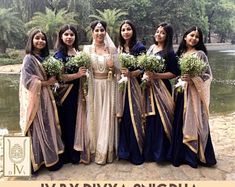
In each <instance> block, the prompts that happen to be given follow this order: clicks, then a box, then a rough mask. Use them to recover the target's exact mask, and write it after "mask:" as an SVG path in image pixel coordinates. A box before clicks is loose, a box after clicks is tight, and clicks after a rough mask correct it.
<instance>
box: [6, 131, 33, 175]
mask: <svg viewBox="0 0 235 187" xmlns="http://www.w3.org/2000/svg"><path fill="white" fill-rule="evenodd" d="M3 149H4V157H3V174H4V176H6V177H11V176H30V175H31V162H30V138H29V137H24V136H4V138H3Z"/></svg>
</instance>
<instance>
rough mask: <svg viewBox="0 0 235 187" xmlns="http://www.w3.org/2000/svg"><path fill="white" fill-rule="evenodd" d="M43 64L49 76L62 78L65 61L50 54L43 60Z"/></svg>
mask: <svg viewBox="0 0 235 187" xmlns="http://www.w3.org/2000/svg"><path fill="white" fill-rule="evenodd" d="M42 66H43V68H44V70H45V71H46V74H47V76H48V77H52V76H56V78H57V79H58V80H59V79H61V75H62V70H63V63H62V62H61V61H60V60H57V59H56V58H54V57H53V56H50V57H48V58H46V59H45V60H44V61H43V63H42Z"/></svg>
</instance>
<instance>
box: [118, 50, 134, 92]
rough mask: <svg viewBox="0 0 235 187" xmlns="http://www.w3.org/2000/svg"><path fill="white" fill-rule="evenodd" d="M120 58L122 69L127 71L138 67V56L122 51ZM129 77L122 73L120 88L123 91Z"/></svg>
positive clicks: (119, 82)
mask: <svg viewBox="0 0 235 187" xmlns="http://www.w3.org/2000/svg"><path fill="white" fill-rule="evenodd" d="M118 60H119V62H120V64H121V70H122V71H125V70H126V69H128V70H131V69H135V68H136V67H137V61H136V58H135V57H134V56H133V55H130V54H126V53H120V54H119V55H118ZM126 83H127V77H125V76H124V74H123V73H122V75H121V79H120V80H119V81H118V85H119V90H121V91H123V90H124V89H125V87H126Z"/></svg>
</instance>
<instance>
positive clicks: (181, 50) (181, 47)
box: [176, 26, 207, 56]
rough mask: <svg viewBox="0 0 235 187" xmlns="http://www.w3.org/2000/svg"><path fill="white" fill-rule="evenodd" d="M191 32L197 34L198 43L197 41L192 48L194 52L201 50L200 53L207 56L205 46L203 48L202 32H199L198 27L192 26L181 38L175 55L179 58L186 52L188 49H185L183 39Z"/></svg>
mask: <svg viewBox="0 0 235 187" xmlns="http://www.w3.org/2000/svg"><path fill="white" fill-rule="evenodd" d="M192 31H198V33H199V41H198V43H197V45H195V46H194V48H195V49H196V50H202V51H204V53H205V54H206V55H207V49H206V46H205V45H204V43H203V34H202V30H201V29H200V28H199V27H196V26H193V27H191V28H189V29H188V30H187V31H186V32H185V33H184V35H183V38H182V41H181V42H180V45H179V48H178V50H177V52H176V54H177V55H178V56H181V55H182V53H184V52H185V51H187V49H188V47H187V45H186V41H185V38H186V36H187V35H188V34H189V33H190V32H192Z"/></svg>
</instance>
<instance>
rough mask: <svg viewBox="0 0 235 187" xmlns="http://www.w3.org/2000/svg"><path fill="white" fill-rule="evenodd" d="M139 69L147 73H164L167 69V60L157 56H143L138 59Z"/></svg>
mask: <svg viewBox="0 0 235 187" xmlns="http://www.w3.org/2000/svg"><path fill="white" fill-rule="evenodd" d="M137 63H138V67H140V68H141V69H144V70H145V71H155V72H157V73H160V72H163V71H164V69H165V60H164V59H163V58H162V57H160V56H156V55H147V54H142V55H140V56H138V57H137Z"/></svg>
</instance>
